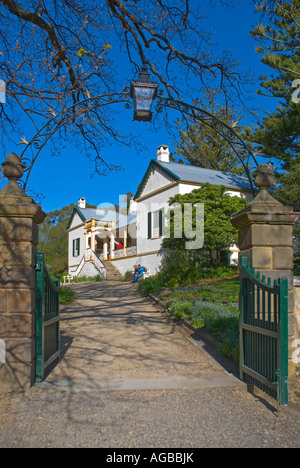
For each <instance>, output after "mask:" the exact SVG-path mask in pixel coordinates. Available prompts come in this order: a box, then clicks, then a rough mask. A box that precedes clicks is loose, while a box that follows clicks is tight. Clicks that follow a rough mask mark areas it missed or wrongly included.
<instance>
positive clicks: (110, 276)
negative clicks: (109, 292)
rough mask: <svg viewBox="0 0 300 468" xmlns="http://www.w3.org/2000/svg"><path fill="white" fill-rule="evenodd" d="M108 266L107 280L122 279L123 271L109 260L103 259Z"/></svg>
mask: <svg viewBox="0 0 300 468" xmlns="http://www.w3.org/2000/svg"><path fill="white" fill-rule="evenodd" d="M103 263H104V265H105V267H106V280H107V281H121V280H122V278H123V277H122V275H121V273H120V272H119V271H118V270H117V269H116V268H115V267H114V265H113V264H112V263H111V262H110V261H109V260H104V261H103Z"/></svg>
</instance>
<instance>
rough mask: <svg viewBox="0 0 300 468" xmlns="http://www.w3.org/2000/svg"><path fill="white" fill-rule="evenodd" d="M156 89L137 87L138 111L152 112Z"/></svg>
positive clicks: (136, 102)
mask: <svg viewBox="0 0 300 468" xmlns="http://www.w3.org/2000/svg"><path fill="white" fill-rule="evenodd" d="M153 94H154V89H151V88H144V87H141V88H139V87H135V104H136V110H145V111H150V110H151V106H152V100H153Z"/></svg>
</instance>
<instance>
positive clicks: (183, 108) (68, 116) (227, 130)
mask: <svg viewBox="0 0 300 468" xmlns="http://www.w3.org/2000/svg"><path fill="white" fill-rule="evenodd" d="M157 99H158V102H157V104H156V111H157V112H158V113H161V112H162V111H163V108H166V109H173V110H174V109H175V110H177V111H179V112H180V113H181V114H185V115H187V116H189V117H190V118H192V119H193V120H194V122H195V123H198V122H201V123H203V124H204V125H206V126H208V127H210V128H211V129H212V130H213V131H215V132H217V133H218V134H219V135H221V137H222V138H224V140H225V141H226V142H227V143H228V144H229V145H230V147H231V148H232V150H233V151H234V153H235V154H236V156H237V157H238V159H239V161H240V163H241V164H242V166H243V168H244V170H245V173H246V176H247V178H248V180H249V183H250V186H251V189H252V193H253V195H254V196H255V188H254V182H253V179H252V176H251V167H252V166H253V165H254V166H256V167H257V166H258V163H257V160H256V158H255V156H254V155H253V153H252V151H251V149H250V148H249V147H248V146H247V145H246V143H245V142H244V141H243V139H242V138H241V137H240V136H239V135H238V134H237V133H236V131H235V130H234V129H233V128H232V127H230V126H229V125H228V124H226V123H225V122H222V121H221V120H220V119H218V118H217V117H216V116H214V115H213V114H210V113H209V112H208V111H206V110H204V109H201V108H199V107H197V106H193V105H191V104H188V103H185V102H182V101H177V100H174V99H172V98H170V97H164V96H163V95H162V92H161V91H159V92H158V98H157ZM118 103H125V107H126V108H127V109H130V108H131V107H132V98H131V95H130V89H129V88H127V87H126V88H124V90H123V91H122V92H119V93H118V92H115V93H106V94H101V95H99V96H95V97H91V98H88V99H85V100H83V101H80V102H78V103H76V104H73V105H72V106H70V107H69V108H67V109H66V110H64V111H62V112H61V113H60V114H58V115H56V116H55V117H53V118H51V119H49V120H48V121H47V122H46V124H45V125H43V127H42V128H41V129H40V130H39V131H38V132H37V133H36V134H35V136H34V137H33V138H32V139H31V140H30V142H29V143H28V144H27V145H26V147H25V148H24V150H23V152H22V154H21V155H20V156H21V159H22V162H23V164H24V167H25V168H24V173H25V174H27V175H26V178H25V181H24V182H23V183H22V184H23V189H24V190H26V187H27V183H28V179H29V176H30V173H31V170H32V168H33V165H34V163H35V161H36V159H37V157H38V156H39V154H40V152H41V151H42V149H43V148H44V146H45V145H46V144H47V142H48V141H49V139H50V138H51V137H52V135H54V133H55V132H57V131H58V130H59V129H60V128H61V127H63V126H64V125H66V124H67V123H69V122H71V121H72V120H73V119H74V117H75V116H79V115H82V114H84V113H86V112H90V111H92V110H93V109H95V108H98V107H101V106H107V105H111V104H118ZM29 149H31V150H32V151H33V155H32V158H31V159H29V158H27V157H26V156H27V151H28V150H29Z"/></svg>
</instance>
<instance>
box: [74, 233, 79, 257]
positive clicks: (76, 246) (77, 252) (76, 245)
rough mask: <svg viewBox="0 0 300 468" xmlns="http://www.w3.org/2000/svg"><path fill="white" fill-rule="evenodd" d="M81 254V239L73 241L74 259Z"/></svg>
mask: <svg viewBox="0 0 300 468" xmlns="http://www.w3.org/2000/svg"><path fill="white" fill-rule="evenodd" d="M79 254H80V238H79V237H78V239H73V257H78V256H79Z"/></svg>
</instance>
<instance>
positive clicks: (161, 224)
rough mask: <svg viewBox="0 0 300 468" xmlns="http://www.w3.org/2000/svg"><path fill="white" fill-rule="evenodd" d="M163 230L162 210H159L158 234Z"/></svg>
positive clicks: (160, 234)
mask: <svg viewBox="0 0 300 468" xmlns="http://www.w3.org/2000/svg"><path fill="white" fill-rule="evenodd" d="M162 231H163V210H159V236H160V237H161V236H162V233H163V232H162Z"/></svg>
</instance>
